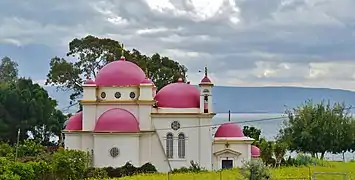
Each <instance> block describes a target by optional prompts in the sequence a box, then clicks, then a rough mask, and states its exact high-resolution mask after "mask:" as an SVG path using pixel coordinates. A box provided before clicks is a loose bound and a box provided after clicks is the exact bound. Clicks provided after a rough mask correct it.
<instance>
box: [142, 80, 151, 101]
mask: <svg viewBox="0 0 355 180" xmlns="http://www.w3.org/2000/svg"><path fill="white" fill-rule="evenodd" d="M139 93H140V95H139V100H142V101H149V100H150V101H151V100H153V85H152V84H141V85H140V88H139Z"/></svg>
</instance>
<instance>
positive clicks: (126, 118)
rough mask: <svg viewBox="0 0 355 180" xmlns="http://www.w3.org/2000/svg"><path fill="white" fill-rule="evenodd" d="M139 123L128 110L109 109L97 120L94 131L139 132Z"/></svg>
mask: <svg viewBox="0 0 355 180" xmlns="http://www.w3.org/2000/svg"><path fill="white" fill-rule="evenodd" d="M139 131H140V129H139V123H138V121H137V119H136V117H135V116H134V115H133V114H132V113H131V112H129V111H127V110H125V109H120V108H113V109H109V110H107V111H106V112H104V113H103V114H102V115H101V116H100V117H99V119H98V120H97V123H96V126H95V129H94V132H124V133H136V132H139Z"/></svg>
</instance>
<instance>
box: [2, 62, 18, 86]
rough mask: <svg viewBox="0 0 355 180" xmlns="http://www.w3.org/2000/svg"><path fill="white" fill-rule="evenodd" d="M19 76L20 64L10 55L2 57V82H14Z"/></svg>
mask: <svg viewBox="0 0 355 180" xmlns="http://www.w3.org/2000/svg"><path fill="white" fill-rule="evenodd" d="M17 77H18V64H17V63H16V62H15V61H13V60H11V59H10V58H9V57H4V58H2V59H1V64H0V83H4V82H13V81H15V80H16V79H17Z"/></svg>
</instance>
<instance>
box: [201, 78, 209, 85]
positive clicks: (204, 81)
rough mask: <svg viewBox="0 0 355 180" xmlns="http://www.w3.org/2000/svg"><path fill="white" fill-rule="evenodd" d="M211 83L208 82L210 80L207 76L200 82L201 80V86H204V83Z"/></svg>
mask: <svg viewBox="0 0 355 180" xmlns="http://www.w3.org/2000/svg"><path fill="white" fill-rule="evenodd" d="M211 82H212V81H211V80H210V78H208V77H207V76H205V77H204V78H203V79H202V80H201V84H206V83H208V84H209V83H211Z"/></svg>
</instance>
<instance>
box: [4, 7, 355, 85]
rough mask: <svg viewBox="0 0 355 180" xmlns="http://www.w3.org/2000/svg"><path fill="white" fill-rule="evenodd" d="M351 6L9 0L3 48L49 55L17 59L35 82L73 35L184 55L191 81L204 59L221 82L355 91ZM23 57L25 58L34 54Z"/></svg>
mask: <svg viewBox="0 0 355 180" xmlns="http://www.w3.org/2000/svg"><path fill="white" fill-rule="evenodd" d="M9 7H11V8H9ZM354 8H355V1H353V0H338V1H335V0H313V1H309V0H268V1H260V0H174V1H172V0H136V1H123V0H117V1H113V0H101V1H100V0H99V1H97V0H85V1H84V0H77V1H75V2H72V1H69V0H64V1H56V2H50V3H49V2H48V1H44V0H38V1H35V2H31V3H29V2H23V3H16V2H15V1H11V0H3V1H1V2H0V47H5V46H7V47H10V46H11V47H12V49H18V48H20V47H25V49H28V51H30V50H31V48H30V47H31V46H34V45H37V46H38V45H41V46H43V47H45V49H46V51H50V52H51V53H44V54H45V55H44V56H41V55H37V56H36V60H37V61H36V62H42V64H43V65H42V64H41V65H38V66H36V68H40V69H41V70H40V71H38V72H37V71H33V70H34V67H32V68H29V67H28V65H27V64H26V65H23V66H21V64H20V68H23V69H25V70H22V71H23V72H24V73H23V74H25V75H26V76H31V77H36V78H37V79H44V78H45V74H46V73H45V72H44V70H43V69H45V68H48V63H49V57H48V56H49V54H50V55H52V54H53V53H57V54H58V55H63V54H65V52H66V51H67V44H68V42H69V41H70V40H71V39H73V38H75V37H84V36H86V35H88V34H92V35H96V36H100V37H109V38H114V39H116V40H118V41H120V42H123V43H124V44H125V46H126V47H128V48H136V49H138V50H140V51H142V52H143V53H146V54H149V55H151V54H153V53H156V52H158V53H160V54H162V55H164V56H168V57H171V58H173V59H175V60H178V61H179V62H181V63H182V64H184V65H186V66H187V67H188V69H189V74H188V76H189V79H191V81H192V82H195V83H196V82H198V81H199V80H200V78H201V76H202V74H201V73H198V71H199V70H200V69H203V67H204V66H205V65H207V66H208V67H209V72H210V74H211V78H212V79H213V81H214V82H215V83H216V84H219V85H241V86H254V85H256V86H264V85H267V86H269V85H297V86H312V87H331V88H343V89H352V90H355V87H352V86H351V84H352V82H353V81H354V80H355V75H354V73H353V72H352V71H353V69H354V67H355V59H354V57H355V50H354V48H353V47H354V46H355V31H354V29H355V24H354V22H355V16H353V13H352V11H353V9H354ZM9 52H11V51H6V52H5V51H2V50H1V49H0V56H3V55H9V56H11V55H12V54H11V53H10V54H9ZM21 53H23V55H22V56H21V57H19V58H16V59H19V61H21V62H24V61H25V60H24V58H25V56H26V53H29V52H26V50H23V51H21ZM14 56H15V55H14ZM29 69H31V70H32V72H31V73H30V71H29Z"/></svg>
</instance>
